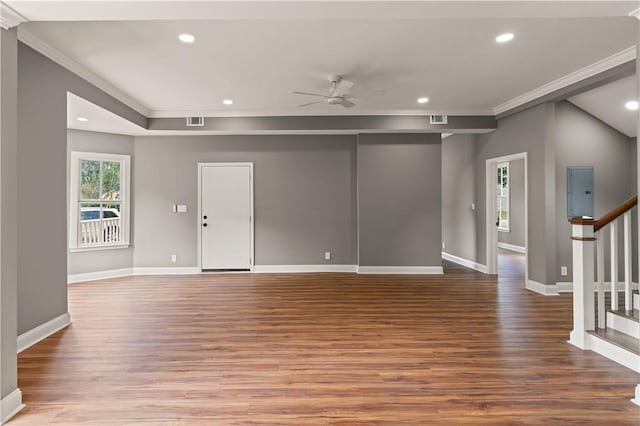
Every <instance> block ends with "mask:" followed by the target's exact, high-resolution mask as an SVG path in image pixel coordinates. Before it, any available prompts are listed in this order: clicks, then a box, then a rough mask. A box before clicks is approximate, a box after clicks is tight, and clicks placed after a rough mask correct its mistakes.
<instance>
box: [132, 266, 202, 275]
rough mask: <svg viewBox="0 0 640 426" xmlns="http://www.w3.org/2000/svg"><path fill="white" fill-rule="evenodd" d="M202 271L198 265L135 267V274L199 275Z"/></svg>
mask: <svg viewBox="0 0 640 426" xmlns="http://www.w3.org/2000/svg"><path fill="white" fill-rule="evenodd" d="M201 273H202V271H201V270H200V268H198V267H197V266H178V267H173V268H172V267H134V268H133V275H197V274H201Z"/></svg>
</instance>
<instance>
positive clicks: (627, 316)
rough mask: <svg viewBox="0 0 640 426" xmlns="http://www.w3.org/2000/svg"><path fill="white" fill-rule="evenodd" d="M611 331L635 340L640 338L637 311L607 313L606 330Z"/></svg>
mask: <svg viewBox="0 0 640 426" xmlns="http://www.w3.org/2000/svg"><path fill="white" fill-rule="evenodd" d="M609 329H613V330H615V331H618V332H620V333H624V334H626V335H628V336H630V337H634V338H636V339H638V338H640V322H639V321H638V311H637V310H635V311H624V310H622V311H608V312H607V330H609Z"/></svg>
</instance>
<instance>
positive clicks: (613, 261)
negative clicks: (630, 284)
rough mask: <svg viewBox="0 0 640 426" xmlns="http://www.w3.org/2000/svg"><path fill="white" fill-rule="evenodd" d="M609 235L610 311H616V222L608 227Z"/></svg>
mask: <svg viewBox="0 0 640 426" xmlns="http://www.w3.org/2000/svg"><path fill="white" fill-rule="evenodd" d="M609 232H610V233H611V309H613V310H617V309H618V291H617V287H618V224H617V223H616V220H614V221H613V222H611V224H610V225H609Z"/></svg>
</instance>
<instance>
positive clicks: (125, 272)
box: [67, 268, 133, 284]
mask: <svg viewBox="0 0 640 426" xmlns="http://www.w3.org/2000/svg"><path fill="white" fill-rule="evenodd" d="M131 275H133V268H122V269H111V270H108V271H98V272H86V273H83V274H69V275H68V276H67V283H69V284H74V283H81V282H85V281H95V280H106V279H108V278H118V277H128V276H131Z"/></svg>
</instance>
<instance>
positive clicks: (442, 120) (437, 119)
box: [429, 114, 448, 124]
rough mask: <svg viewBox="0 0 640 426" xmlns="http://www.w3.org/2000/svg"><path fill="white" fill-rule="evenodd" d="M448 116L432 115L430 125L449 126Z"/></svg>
mask: <svg viewBox="0 0 640 426" xmlns="http://www.w3.org/2000/svg"><path fill="white" fill-rule="evenodd" d="M447 122H448V120H447V116H446V115H445V114H431V115H430V116H429V123H430V124H447Z"/></svg>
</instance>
